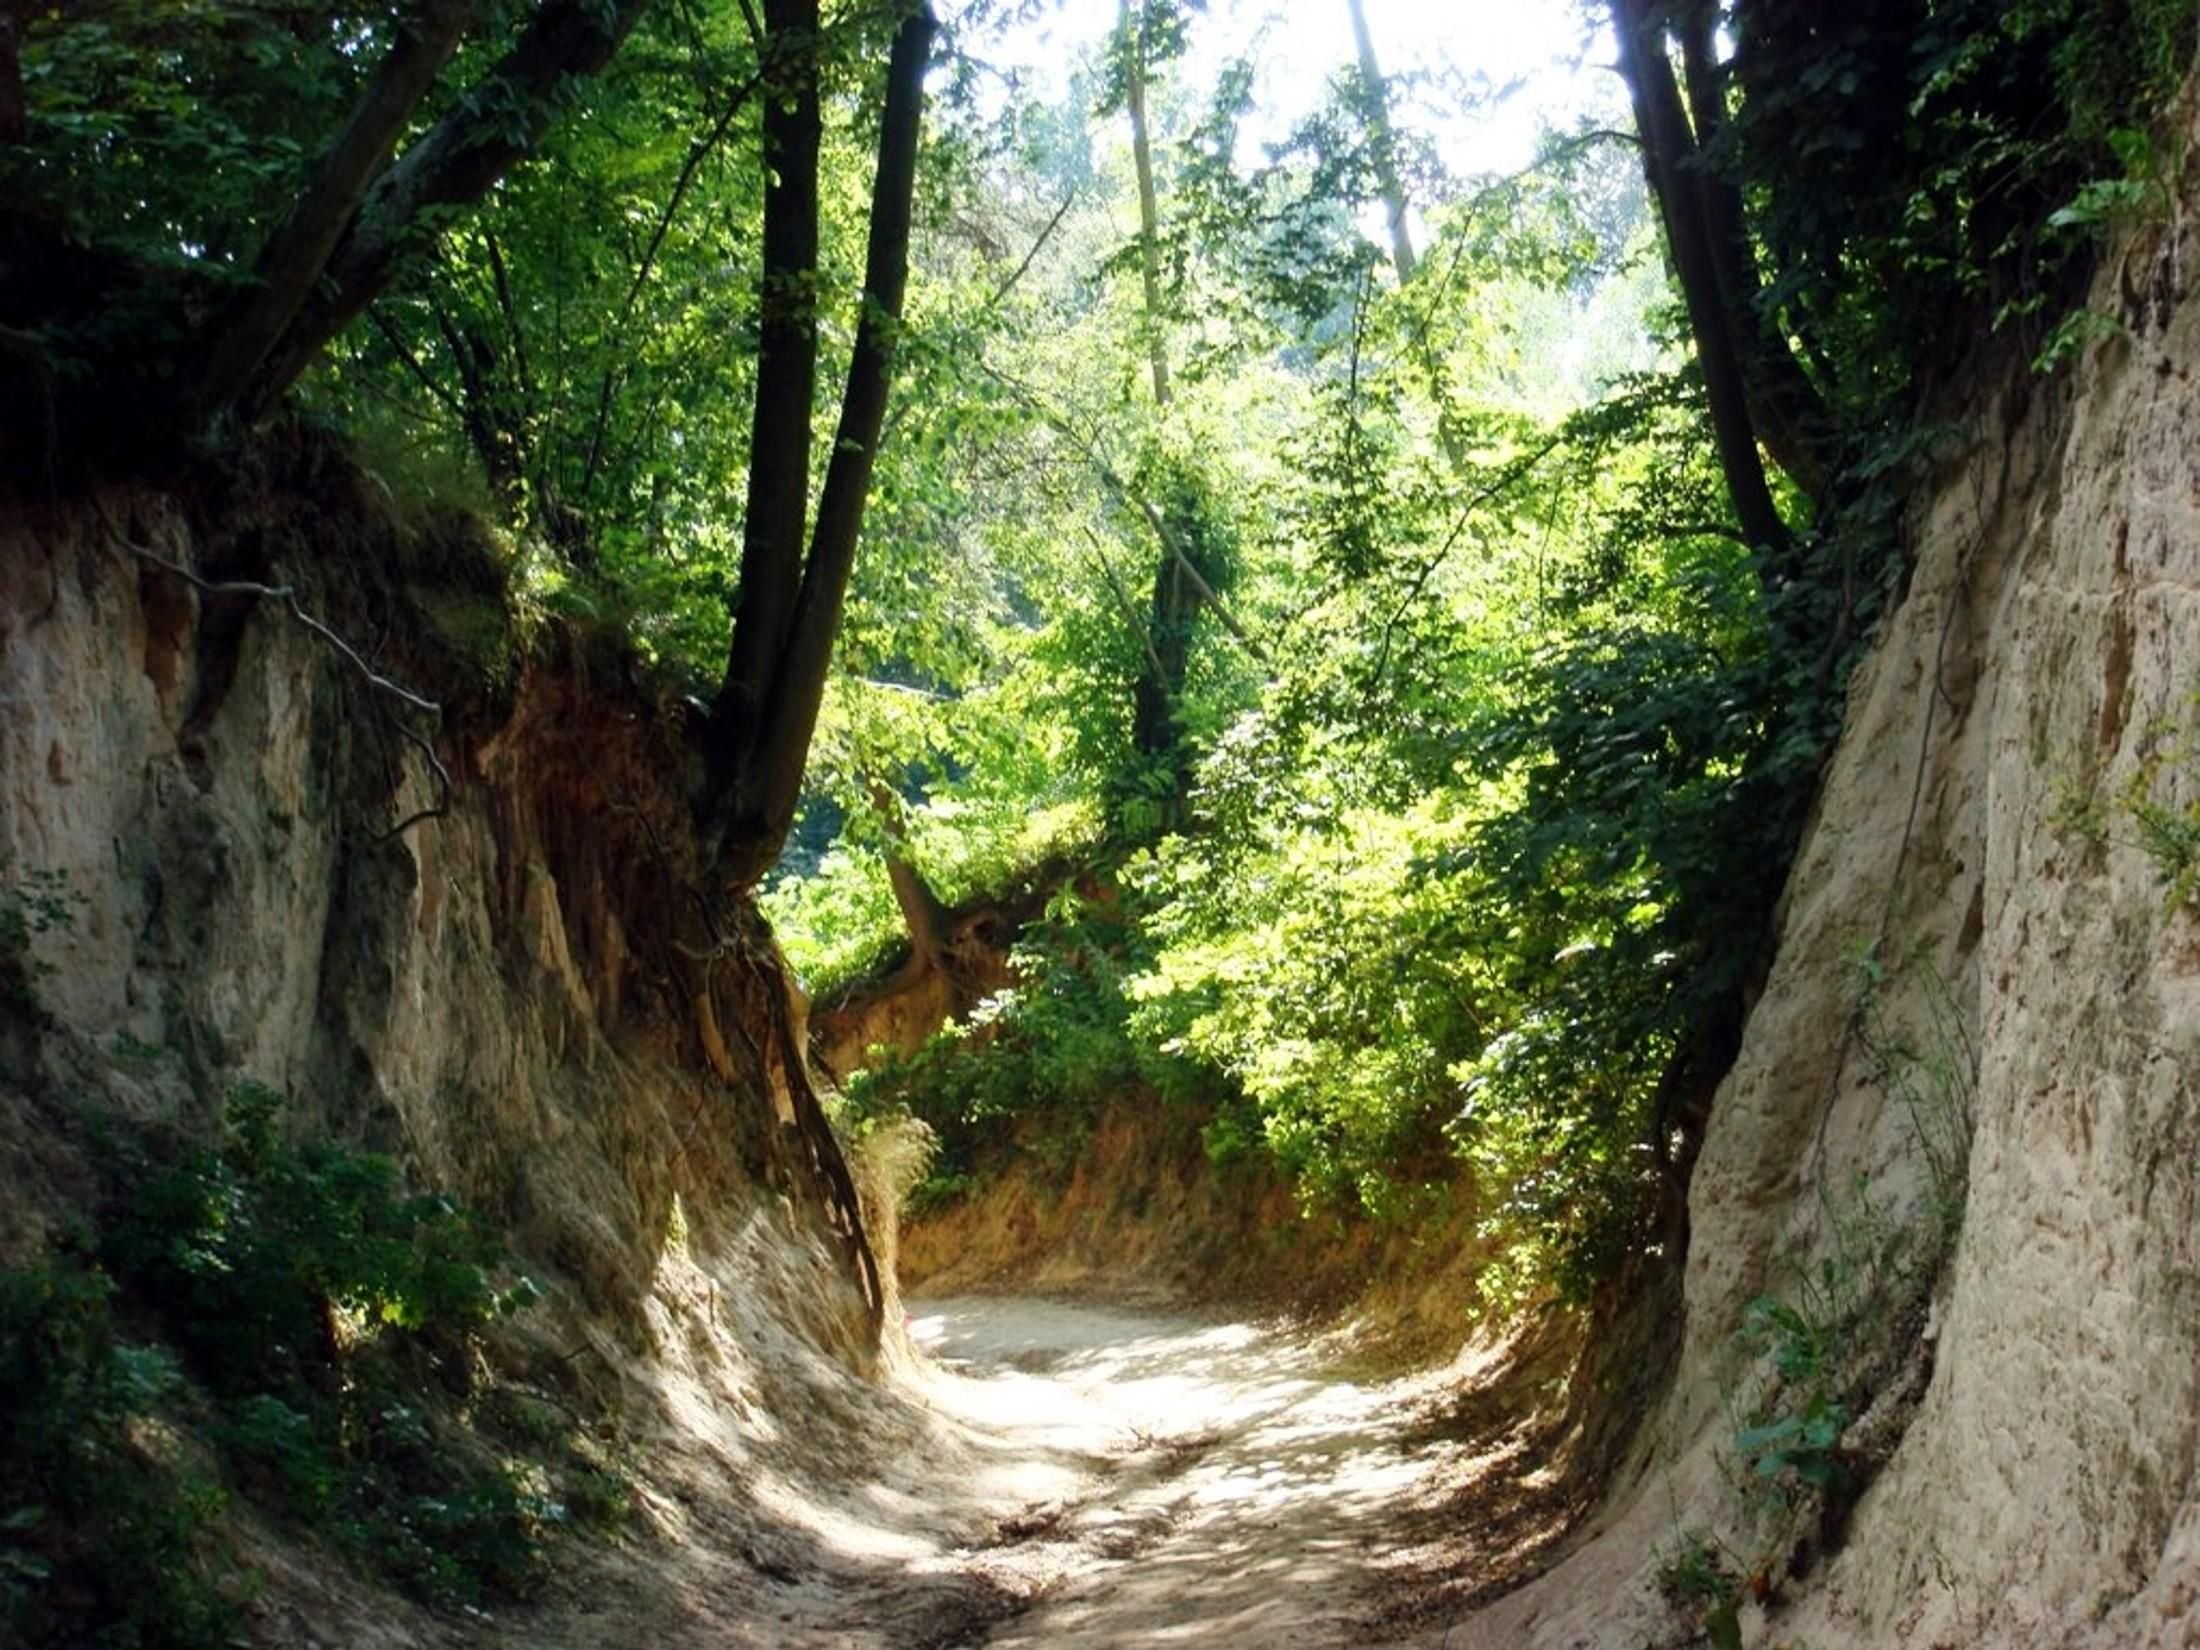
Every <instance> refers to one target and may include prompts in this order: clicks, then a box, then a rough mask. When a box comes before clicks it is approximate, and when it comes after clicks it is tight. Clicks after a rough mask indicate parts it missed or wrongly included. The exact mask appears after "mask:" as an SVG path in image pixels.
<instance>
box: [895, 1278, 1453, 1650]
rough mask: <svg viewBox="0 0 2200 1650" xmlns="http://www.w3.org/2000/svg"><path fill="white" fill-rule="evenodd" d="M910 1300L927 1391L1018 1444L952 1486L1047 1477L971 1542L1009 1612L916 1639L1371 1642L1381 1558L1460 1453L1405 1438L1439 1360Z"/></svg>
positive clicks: (974, 1487) (1239, 1333)
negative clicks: (1356, 1356) (986, 1541)
mask: <svg viewBox="0 0 2200 1650" xmlns="http://www.w3.org/2000/svg"><path fill="white" fill-rule="evenodd" d="M910 1315H911V1332H912V1335H913V1338H914V1339H915V1340H916V1341H917V1343H918V1344H919V1346H921V1347H923V1348H924V1349H925V1350H926V1351H927V1352H928V1353H929V1354H930V1355H931V1357H932V1359H933V1360H934V1367H933V1368H931V1369H929V1370H922V1371H920V1372H918V1374H917V1375H916V1376H915V1377H914V1379H915V1380H916V1382H917V1384H918V1387H919V1390H920V1391H921V1392H922V1393H923V1395H924V1398H925V1401H926V1402H927V1403H928V1404H930V1405H931V1406H933V1407H934V1408H935V1409H937V1410H938V1411H940V1412H942V1413H943V1414H944V1415H946V1416H950V1417H952V1418H953V1419H954V1420H955V1421H956V1422H957V1423H958V1424H960V1425H962V1426H967V1427H969V1428H971V1429H972V1430H973V1431H976V1432H979V1433H982V1434H984V1435H986V1436H987V1437H988V1438H989V1440H990V1441H991V1442H992V1443H993V1444H994V1446H995V1447H996V1449H997V1450H998V1451H999V1453H998V1454H997V1455H996V1456H995V1460H996V1461H997V1462H998V1463H999V1464H998V1465H997V1466H996V1467H995V1468H994V1469H993V1472H994V1474H995V1477H994V1478H993V1480H992V1481H991V1482H985V1483H976V1484H968V1485H963V1486H956V1485H952V1484H942V1485H941V1489H942V1491H943V1492H944V1493H946V1494H949V1495H952V1494H955V1493H958V1491H959V1492H960V1493H965V1494H969V1495H971V1496H972V1498H973V1499H974V1500H976V1501H981V1502H985V1503H989V1504H993V1505H999V1504H1000V1502H1001V1500H1002V1499H1003V1498H1004V1496H1005V1497H1008V1498H1014V1497H1015V1496H1016V1494H1017V1488H1018V1480H1019V1477H1020V1476H1026V1481H1027V1482H1028V1485H1029V1487H1030V1488H1031V1489H1032V1490H1033V1491H1034V1492H1035V1493H1033V1494H1032V1495H1030V1496H1029V1497H1028V1498H1026V1499H1025V1500H1024V1502H1023V1503H1022V1507H1021V1511H1020V1512H1018V1513H1017V1514H1014V1515H1012V1516H1010V1517H1008V1518H1006V1519H1001V1520H998V1522H997V1524H996V1536H995V1544H994V1545H992V1546H990V1547H988V1548H986V1549H984V1550H978V1551H971V1552H968V1553H966V1554H958V1555H957V1557H958V1558H961V1559H962V1560H963V1561H964V1562H965V1563H966V1564H967V1565H968V1566H969V1567H970V1569H971V1571H972V1572H974V1573H976V1574H979V1575H983V1576H984V1577H985V1579H986V1580H987V1582H988V1583H989V1587H990V1589H991V1592H990V1596H991V1597H992V1598H993V1599H994V1600H995V1603H994V1605H993V1607H992V1613H993V1614H994V1617H995V1619H993V1620H991V1621H990V1622H985V1621H973V1622H971V1623H969V1624H968V1629H967V1631H963V1630H955V1631H953V1632H942V1631H941V1629H940V1628H939V1626H938V1624H937V1623H936V1622H935V1623H931V1624H927V1625H926V1626H925V1627H924V1628H923V1629H922V1631H921V1632H920V1633H919V1634H918V1635H917V1636H916V1638H915V1639H912V1640H905V1641H903V1642H905V1643H910V1644H912V1645H914V1646H916V1647H917V1650H948V1647H949V1646H955V1647H958V1650H959V1647H964V1646H970V1647H975V1646H991V1647H998V1650H1022V1647H1036V1646H1071V1647H1075V1646H1092V1647H1099V1646H1130V1645H1164V1644H1197V1645H1200V1646H1203V1647H1214V1650H1228V1647H1231V1646H1247V1647H1258V1650H1295V1647H1301V1646H1338V1645H1347V1644H1363V1643H1365V1642H1367V1637H1366V1633H1365V1630H1364V1629H1362V1628H1356V1627H1355V1626H1354V1623H1355V1622H1356V1621H1361V1620H1364V1619H1365V1615H1366V1611H1367V1608H1368V1606H1369V1605H1370V1603H1371V1602H1373V1601H1374V1599H1375V1598H1376V1597H1377V1595H1379V1593H1380V1592H1381V1591H1382V1590H1383V1585H1382V1578H1381V1577H1380V1576H1379V1575H1378V1574H1377V1572H1376V1570H1375V1568H1374V1566H1375V1563H1376V1561H1377V1560H1378V1559H1379V1558H1380V1557H1381V1556H1382V1555H1383V1554H1384V1552H1385V1551H1386V1550H1388V1548H1389V1547H1390V1546H1391V1544H1392V1538H1393V1537H1394V1536H1395V1535H1398V1534H1401V1533H1402V1530H1401V1524H1402V1522H1405V1521H1410V1516H1411V1513H1412V1511H1413V1509H1414V1506H1415V1504H1416V1503H1418V1502H1420V1501H1421V1500H1422V1499H1423V1497H1422V1496H1421V1495H1418V1494H1416V1491H1422V1490H1425V1488H1426V1485H1425V1483H1424V1480H1425V1479H1426V1478H1427V1476H1428V1475H1429V1474H1430V1472H1431V1471H1432V1470H1434V1466H1435V1462H1436V1460H1437V1458H1438V1457H1440V1456H1442V1455H1443V1454H1444V1453H1445V1452H1443V1451H1435V1452H1430V1451H1428V1450H1426V1449H1425V1448H1424V1449H1422V1450H1420V1451H1418V1452H1416V1451H1415V1450H1413V1449H1411V1448H1410V1447H1408V1446H1407V1445H1406V1444H1404V1443H1402V1442H1401V1440H1402V1439H1404V1438H1406V1437H1409V1436H1410V1435H1411V1432H1412V1429H1411V1428H1410V1427H1409V1426H1408V1425H1407V1424H1406V1423H1407V1422H1408V1420H1409V1418H1410V1415H1411V1413H1412V1412H1413V1410H1414V1409H1416V1408H1417V1407H1418V1404H1419V1402H1420V1401H1421V1400H1424V1399H1425V1397H1426V1396H1427V1394H1428V1391H1429V1389H1430V1384H1431V1383H1430V1382H1429V1381H1428V1380H1427V1379H1420V1380H1406V1381H1396V1380H1392V1381H1384V1380H1380V1379H1377V1378H1372V1377H1368V1376H1365V1375H1359V1376H1355V1374H1354V1373H1353V1372H1351V1371H1350V1370H1348V1369H1346V1368H1344V1367H1342V1366H1341V1365H1340V1363H1339V1361H1338V1355H1337V1352H1336V1349H1335V1347H1334V1345H1333V1344H1330V1345H1325V1344H1324V1343H1323V1342H1322V1341H1320V1340H1317V1339H1315V1338H1313V1337H1309V1336H1305V1335H1301V1334H1296V1333H1293V1332H1291V1331H1288V1330H1285V1329H1282V1328H1278V1327H1276V1326H1272V1325H1266V1326H1264V1325H1254V1324H1246V1323H1212V1322H1200V1321H1196V1320H1192V1319H1186V1318H1176V1317H1167V1316H1157V1315H1150V1314H1144V1313H1135V1312H1128V1311H1122V1310H1115V1309H1107V1308H1099V1307H1091V1306H1084V1305H1069V1304H1062V1303H1057V1302H1051V1301H1041V1300H1029V1299H1020V1298H1013V1297H1010V1298H970V1299H958V1300H941V1301H928V1302H916V1303H912V1305H911V1308H910ZM894 1637H895V1635H893V1634H892V1633H891V1632H889V1634H888V1639H889V1642H891V1641H892V1640H893V1638H894Z"/></svg>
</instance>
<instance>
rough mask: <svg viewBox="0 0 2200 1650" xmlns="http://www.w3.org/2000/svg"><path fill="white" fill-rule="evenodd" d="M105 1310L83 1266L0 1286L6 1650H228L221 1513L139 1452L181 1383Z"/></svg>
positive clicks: (215, 1500) (0, 1527)
mask: <svg viewBox="0 0 2200 1650" xmlns="http://www.w3.org/2000/svg"><path fill="white" fill-rule="evenodd" d="M114 1295H115V1285H114V1283H113V1280H112V1279H110V1278H109V1277H108V1276H107V1274H106V1273H105V1272H103V1271H101V1270H100V1268H99V1267H98V1266H96V1265H94V1264H93V1263H91V1262H90V1261H88V1260H86V1259H84V1258H82V1257H80V1256H76V1255H66V1254H65V1255H57V1256H54V1257H52V1258H50V1259H48V1260H46V1261H44V1262H42V1263H41V1264H39V1265H36V1266H30V1267H24V1268H21V1269H18V1270H14V1271H9V1272H0V1414H4V1415H5V1416H6V1417H7V1424H6V1428H5V1431H4V1435H0V1627H4V1628H5V1633H4V1634H0V1636H4V1637H5V1639H6V1642H8V1643H10V1644H20V1645H25V1646H32V1647H43V1646H55V1647H59V1646H63V1645H82V1644H98V1645H101V1646H111V1647H114V1650H207V1647H214V1646H222V1645H227V1644H229V1643H230V1642H231V1640H232V1633H233V1631H234V1627H235V1608H234V1605H233V1603H232V1601H231V1598H230V1596H229V1592H230V1589H229V1588H228V1587H227V1586H226V1585H225V1583H226V1580H227V1577H226V1568H227V1567H226V1566H225V1565H224V1564H223V1563H222V1562H221V1561H220V1559H219V1556H218V1555H217V1554H216V1553H215V1551H214V1546H213V1543H212V1541H211V1540H210V1537H209V1530H210V1526H211V1524H212V1522H213V1520H214V1519H215V1518H216V1516H217V1515H218V1514H219V1513H220V1511H221V1509H222V1504H223V1497H222V1494H221V1491H220V1490H219V1489H218V1488H216V1487H215V1486H214V1485H213V1484H211V1483H209V1482H208V1481H207V1480H206V1479H205V1478H204V1477H203V1476H202V1475H200V1474H197V1473H195V1472H193V1471H192V1470H190V1469H189V1468H187V1467H185V1466H183V1465H180V1464H178V1463H177V1462H175V1461H172V1460H167V1459H163V1458H161V1456H160V1455H159V1454H157V1453H156V1452H155V1449H154V1448H153V1447H152V1445H151V1444H150V1443H148V1442H141V1434H142V1436H143V1437H144V1438H147V1439H150V1438H152V1437H155V1436H157V1432H158V1428H157V1426H156V1425H155V1423H158V1422H160V1421H162V1420H163V1419H164V1418H165V1416H166V1414H167V1412H168V1411H169V1410H170V1408H171V1407H172V1406H173V1405H174V1404H175V1403H176V1401H177V1399H178V1397H179V1390H180V1383H179V1378H178V1372H177V1369H176V1365H175V1361H174V1360H173V1359H172V1358H171V1357H170V1356H169V1355H168V1354H167V1353H166V1352H164V1351H162V1350H161V1349H160V1348H158V1347H155V1346H147V1345H143V1344H139V1343H136V1342H133V1341H129V1340H127V1339H125V1338H123V1336H122V1334H121V1332H120V1330H119V1329H118V1328H117V1325H116V1322H115V1316H114V1306H113V1303H114Z"/></svg>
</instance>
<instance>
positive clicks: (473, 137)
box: [209, 0, 648, 419]
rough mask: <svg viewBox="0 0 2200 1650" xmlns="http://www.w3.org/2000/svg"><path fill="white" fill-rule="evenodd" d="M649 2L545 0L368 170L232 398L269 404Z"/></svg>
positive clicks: (499, 167) (528, 146)
mask: <svg viewBox="0 0 2200 1650" xmlns="http://www.w3.org/2000/svg"><path fill="white" fill-rule="evenodd" d="M647 3H648V0H540V3H539V4H538V5H537V7H536V9H535V13H534V16H533V18H532V19H531V20H530V21H529V23H528V25H527V27H526V28H525V30H523V31H522V32H521V34H520V37H519V39H518V40H517V41H516V42H514V44H513V46H512V49H511V50H510V51H509V52H507V53H505V55H504V57H503V58H502V59H501V60H500V61H499V62H498V63H497V64H496V65H495V66H494V67H493V68H491V69H490V70H489V72H488V73H487V74H486V75H485V76H484V77H483V78H482V80H481V81H480V83H479V84H477V85H475V86H474V87H473V88H471V89H470V90H469V92H468V93H467V94H466V95H465V96H464V97H462V98H460V99H459V100H458V103H457V106H456V107H455V108H453V109H452V111H451V112H450V113H449V114H447V115H445V116H444V117H443V119H442V120H440V121H438V122H437V123H436V125H435V126H434V127H433V128H431V129H430V130H429V131H428V133H427V134H426V135H425V136H423V137H422V138H421V139H420V140H419V141H418V142H416V143H414V144H413V145H412V146H411V147H410V148H408V149H407V150H406V151H405V152H404V154H403V155H401V156H400V157H399V158H398V159H397V161H396V163H395V164H393V165H391V166H390V167H388V168H387V169H386V170H385V171H384V172H383V173H382V175H381V176H380V177H378V178H376V179H375V180H374V185H373V187H372V188H371V189H369V190H368V191H367V194H366V198H365V200H364V201H363V202H362V203H361V204H360V206H359V210H358V214H357V215H356V216H355V217H353V218H352V219H351V222H350V227H349V228H348V229H347V230H346V232H345V233H344V236H343V238H342V240H341V241H340V242H339V243H338V244H337V246H336V248H335V250H334V253H333V254H332V255H331V256H330V257H329V258H328V260H327V262H326V265H325V268H324V269H323V270H322V271H321V272H320V280H319V282H318V287H317V290H316V291H315V292H314V295H313V296H312V297H311V298H310V299H309V300H308V301H307V302H306V303H305V304H304V305H303V306H301V307H300V308H299V309H298V310H297V312H296V314H295V315H294V317H293V318H292V320H291V322H290V325H289V327H288V329H287V330H286V331H285V332H284V333H283V335H282V337H281V338H280V340H279V341H278V342H276V344H275V345H274V347H273V348H272V349H270V350H269V351H268V352H267V354H266V358H265V360H264V361H262V362H261V364H260V366H259V370H258V372H257V373H256V374H255V375H254V376H253V378H252V380H251V381H250V383H249V384H247V385H246V386H244V387H243V389H242V390H241V392H240V393H239V395H238V396H237V397H236V403H235V404H236V408H237V410H238V411H239V412H240V413H242V414H243V415H244V416H245V417H246V418H247V419H250V418H255V417H257V416H259V415H261V414H263V413H265V412H266V411H268V410H269V409H270V408H271V407H273V406H274V404H275V403H276V401H277V400H279V399H280V398H281V396H282V394H283V392H284V391H286V390H288V389H289V388H290V386H291V385H292V384H294V383H296V382H297V380H298V377H299V375H300V374H301V373H303V372H304V371H305V370H306V369H307V368H308V367H309V366H311V365H312V364H313V363H314V361H315V360H317V359H318V358H319V357H320V354H321V352H322V350H324V349H325V348H327V347H328V343H329V340H330V339H332V338H334V337H335V336H336V335H337V334H338V333H339V332H341V331H343V329H344V328H345V327H347V326H349V325H350V324H351V323H352V322H353V321H354V320H356V319H357V318H358V317H359V315H360V313H361V312H362V311H363V310H365V309H366V307H367V305H369V304H371V303H372V302H374V300H375V299H376V298H378V297H380V296H381V295H382V293H383V291H384V290H385V289H386V288H387V287H388V286H389V284H390V281H391V280H392V279H393V278H394V277H395V276H396V274H397V271H398V269H399V268H400V266H401V265H402V263H403V261H404V260H405V259H406V258H407V257H408V256H410V255H412V254H413V253H414V252H416V251H417V250H418V249H419V248H420V247H421V246H422V245H424V244H425V243H426V242H427V240H428V239H429V237H430V235H431V234H432V231H433V228H434V223H435V218H436V215H437V214H438V213H439V212H441V211H443V210H445V209H448V208H452V207H460V206H470V205H472V204H473V203H474V202H476V201H478V200H480V199H481V198H482V197H483V196H484V195H486V194H487V193H488V192H489V190H490V189H491V188H492V187H494V186H495V184H496V183H497V181H498V180H499V179H501V178H502V177H503V176H504V175H505V173H507V172H509V171H510V170H511V169H512V167H513V166H514V165H516V164H517V163H518V162H519V161H520V160H521V159H523V158H524V157H525V156H526V155H527V154H528V153H529V152H530V151H531V150H532V149H533V148H534V147H535V145H536V144H537V143H539V142H540V141H541V139H542V135H543V133H544V132H546V131H547V130H548V129H549V127H550V123H551V121H552V119H553V118H554V117H555V115H556V113H557V109H558V102H559V93H560V92H561V91H562V90H563V89H564V88H565V87H566V86H567V85H568V84H570V83H571V82H572V81H574V80H579V79H586V78H587V77H589V76H591V75H594V74H597V73H599V72H601V70H602V69H603V68H604V66H605V65H606V64H608V63H609V62H610V61H611V59H612V57H613V56H614V55H615V54H616V53H617V51H618V49H619V47H620V46H621V45H622V44H623V43H624V42H625V40H626V37H627V35H628V34H629V33H631V32H632V31H633V28H634V25H635V23H636V22H637V21H638V20H639V19H640V17H641V15H642V10H643V7H644V6H645V5H646V4H647ZM209 410H210V411H215V412H218V411H220V410H222V409H220V408H218V407H216V408H210V409H209Z"/></svg>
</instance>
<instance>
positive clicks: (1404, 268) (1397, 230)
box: [1345, 0, 1418, 286]
mask: <svg viewBox="0 0 2200 1650" xmlns="http://www.w3.org/2000/svg"><path fill="white" fill-rule="evenodd" d="M1345 3H1346V4H1347V6H1349V7H1350V9H1351V12H1352V39H1353V42H1354V44H1356V45H1357V46H1358V47H1359V53H1360V82H1361V86H1362V90H1363V93H1364V95H1365V97H1366V99H1367V108H1366V114H1367V128H1368V136H1369V138H1370V139H1371V140H1372V141H1373V145H1374V150H1375V178H1376V182H1377V183H1379V184H1380V185H1381V186H1382V191H1383V215H1384V217H1385V218H1386V219H1387V220H1388V222H1389V225H1390V261H1391V263H1392V264H1393V265H1394V266H1396V268H1397V271H1398V284H1399V285H1400V286H1404V285H1405V284H1406V283H1407V282H1408V281H1410V280H1412V279H1413V271H1414V269H1415V268H1416V267H1417V264H1418V260H1417V259H1416V258H1415V257H1414V255H1413V235H1412V232H1411V230H1410V229H1409V228H1408V227H1407V224H1406V186H1405V180H1404V179H1403V178H1402V177H1400V176H1399V173H1398V138H1397V134H1396V132H1395V131H1394V130H1393V129H1392V127H1391V124H1390V92H1389V90H1388V88H1387V86H1386V85H1385V83H1384V80H1383V71H1382V67H1381V65H1379V64H1378V63H1377V62H1376V60H1375V37H1374V36H1373V35H1372V34H1370V33H1369V32H1368V27H1367V3H1366V0H1345Z"/></svg>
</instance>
